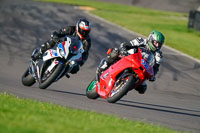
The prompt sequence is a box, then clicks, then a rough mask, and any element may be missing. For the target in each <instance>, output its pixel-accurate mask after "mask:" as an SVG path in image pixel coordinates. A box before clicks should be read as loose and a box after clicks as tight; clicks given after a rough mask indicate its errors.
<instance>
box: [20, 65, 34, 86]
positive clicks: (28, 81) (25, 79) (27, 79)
mask: <svg viewBox="0 0 200 133" xmlns="http://www.w3.org/2000/svg"><path fill="white" fill-rule="evenodd" d="M34 83H35V79H34V78H33V76H32V74H30V73H29V68H28V69H27V70H26V71H25V73H24V74H23V75H22V84H23V85H24V86H32V85H33V84H34Z"/></svg>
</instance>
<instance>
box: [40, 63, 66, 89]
mask: <svg viewBox="0 0 200 133" xmlns="http://www.w3.org/2000/svg"><path fill="white" fill-rule="evenodd" d="M63 68H64V64H58V65H57V66H56V67H55V69H54V70H53V71H52V72H51V73H50V74H43V75H42V76H41V78H40V81H39V88H40V89H46V88H47V87H48V86H49V85H51V84H52V83H53V82H54V81H55V80H56V78H57V77H58V75H59V74H60V72H61V71H62V70H63Z"/></svg>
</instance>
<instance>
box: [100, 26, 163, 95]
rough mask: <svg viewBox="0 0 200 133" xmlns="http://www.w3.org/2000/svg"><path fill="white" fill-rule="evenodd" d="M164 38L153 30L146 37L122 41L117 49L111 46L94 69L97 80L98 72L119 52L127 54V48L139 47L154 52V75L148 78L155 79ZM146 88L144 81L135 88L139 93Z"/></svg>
mask: <svg viewBox="0 0 200 133" xmlns="http://www.w3.org/2000/svg"><path fill="white" fill-rule="evenodd" d="M164 40H165V37H164V35H163V34H162V33H161V32H159V31H156V30H154V31H152V32H151V33H150V34H149V36H148V38H147V39H144V38H141V37H137V38H136V39H133V40H131V41H130V42H126V43H122V44H121V45H120V48H119V49H118V48H113V49H112V50H111V52H110V53H109V54H108V55H107V57H106V58H104V59H102V60H101V62H100V64H99V66H98V68H97V71H96V73H97V80H99V79H98V76H99V75H100V73H102V72H103V71H105V70H106V69H107V68H108V67H109V66H110V65H112V64H113V63H114V62H115V61H116V60H118V59H119V54H120V53H121V54H123V55H127V54H128V53H127V51H128V50H129V49H133V48H136V47H139V48H144V49H146V50H149V51H151V52H152V53H153V54H154V57H155V64H154V66H153V69H154V76H153V77H152V78H151V79H149V81H152V82H153V81H155V80H156V77H155V76H156V74H157V72H158V71H159V66H160V63H161V62H162V58H163V56H162V51H161V50H160V49H161V47H162V45H163V44H164ZM146 89H147V84H146V82H145V81H144V82H143V83H142V85H140V86H138V87H137V88H136V90H137V91H138V92H139V93H140V94H144V93H145V91H146Z"/></svg>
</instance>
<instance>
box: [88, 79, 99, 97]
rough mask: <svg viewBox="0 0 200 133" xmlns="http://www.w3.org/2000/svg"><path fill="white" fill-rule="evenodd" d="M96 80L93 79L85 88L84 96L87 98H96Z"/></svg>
mask: <svg viewBox="0 0 200 133" xmlns="http://www.w3.org/2000/svg"><path fill="white" fill-rule="evenodd" d="M96 82H97V81H96V80H95V79H93V80H92V81H91V82H90V84H89V85H88V87H87V89H86V96H87V97H88V98H89V99H97V98H98V97H99V94H98V93H97V91H96Z"/></svg>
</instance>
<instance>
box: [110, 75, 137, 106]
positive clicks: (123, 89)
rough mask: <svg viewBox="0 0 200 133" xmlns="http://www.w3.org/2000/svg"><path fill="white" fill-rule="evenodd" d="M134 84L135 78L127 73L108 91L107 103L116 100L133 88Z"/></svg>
mask: <svg viewBox="0 0 200 133" xmlns="http://www.w3.org/2000/svg"><path fill="white" fill-rule="evenodd" d="M134 84H135V78H134V77H133V76H130V75H129V76H128V75H127V76H126V77H124V78H122V79H120V81H118V82H116V83H115V85H114V87H113V88H112V90H111V91H110V92H109V93H108V96H107V101H108V102H109V103H115V102H117V101H118V100H120V99H121V98H122V97H123V96H124V95H126V94H127V93H128V91H129V90H131V89H132V88H133V86H134Z"/></svg>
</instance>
